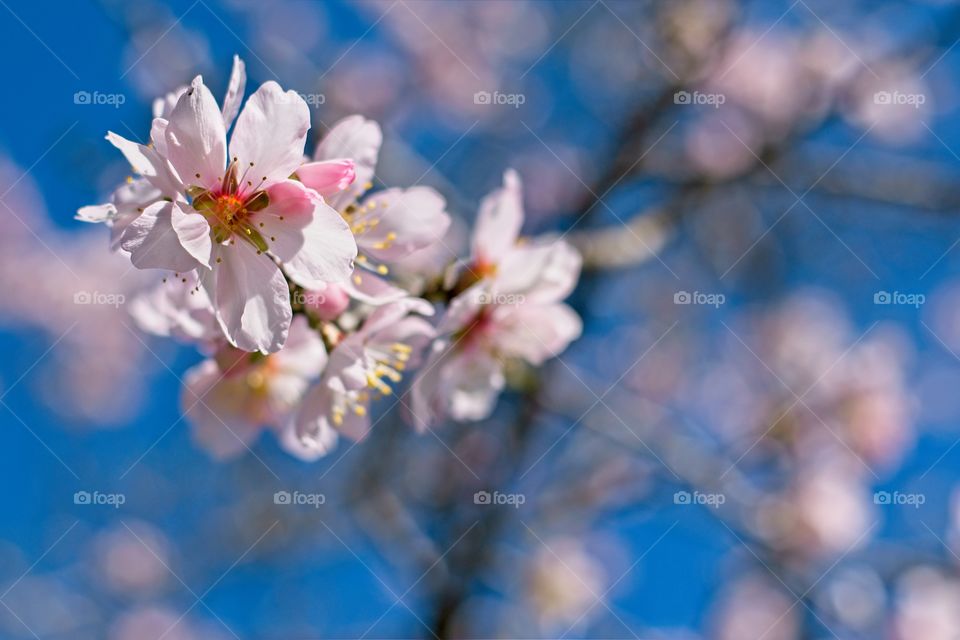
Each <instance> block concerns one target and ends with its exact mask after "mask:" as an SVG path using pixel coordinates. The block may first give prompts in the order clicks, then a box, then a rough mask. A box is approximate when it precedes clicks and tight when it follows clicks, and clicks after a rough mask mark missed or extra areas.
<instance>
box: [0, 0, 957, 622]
mask: <svg viewBox="0 0 960 640" xmlns="http://www.w3.org/2000/svg"><path fill="white" fill-rule="evenodd" d="M0 16H2V19H0V47H2V51H3V54H4V56H3V58H4V60H5V63H4V65H3V68H4V82H5V86H6V90H5V92H4V99H3V100H0V123H2V124H0V282H2V287H0V321H2V325H3V333H2V334H0V347H2V350H3V358H2V365H0V416H2V418H0V420H2V431H0V433H2V436H0V437H2V439H3V441H2V444H0V474H2V480H3V482H4V485H5V486H6V487H7V490H5V491H3V497H2V511H0V513H2V517H0V604H2V605H3V607H0V636H2V637H4V638H31V637H36V638H70V639H86V638H91V639H93V638H109V639H111V640H157V639H159V638H169V639H172V640H174V639H175V640H187V639H200V638H203V639H204V640H206V639H211V638H216V639H220V638H234V637H235V638H244V639H246V638H255V639H294V638H302V639H306V638H311V639H312V638H361V637H365V638H431V637H436V638H448V637H465V638H492V637H504V638H531V637H550V638H561V637H569V638H575V637H590V638H643V639H645V640H646V639H650V638H662V639H666V638H670V639H685V640H686V639H694V638H718V639H721V640H760V639H767V640H791V639H795V638H796V639H799V638H842V639H859V638H891V639H897V640H920V639H922V640H955V639H956V638H958V637H960V572H958V569H960V555H958V554H960V493H957V486H958V481H960V470H958V469H960V447H958V446H957V445H958V444H960V393H958V389H960V355H958V354H960V276H958V267H960V247H958V246H957V245H958V244H960V219H958V217H957V210H958V207H960V156H958V153H960V129H958V127H957V126H956V124H955V122H956V121H955V117H956V115H957V112H958V104H960V93H958V86H957V83H956V81H955V79H956V78H957V77H958V73H960V47H957V43H958V40H960V6H958V4H957V3H955V2H950V1H947V0H926V1H922V0H913V1H906V0H904V1H898V0H884V1H878V0H862V1H855V0H850V1H847V2H831V1H823V0H795V1H794V2H788V1H782V2H781V1H779V0H770V1H766V0H764V1H760V0H754V1H753V2H749V1H744V2H737V1H735V0H669V1H667V0H664V1H662V2H645V1H642V0H630V1H620V0H584V1H582V2H581V1H569V2H553V3H551V2H543V1H536V0H531V1H520V0H517V1H513V0H492V1H450V2H440V1H432V0H428V1H422V0H396V1H394V0H384V1H379V0H377V1H359V2H312V1H310V2H308V1H303V0H289V1H279V2H260V1H257V2H253V1H251V0H227V1H224V2H216V1H214V0H194V1H192V2H191V1H190V0H184V1H182V2H180V1H174V0H171V1H169V2H157V1H155V0H147V1H143V2H135V3H134V2H123V1H120V0H116V1H114V0H106V1H102V2H94V1H91V0H78V1H76V2H69V3H59V4H55V5H50V4H46V3H34V2H26V1H23V0H16V1H15V0H0ZM234 54H238V55H240V56H241V57H242V58H243V59H244V60H245V61H246V64H247V69H248V73H249V75H250V83H249V84H248V90H250V89H251V88H252V87H255V86H257V85H258V84H259V83H260V82H263V81H266V80H269V79H275V80H277V81H278V82H280V84H281V85H282V86H284V87H285V88H293V89H296V90H297V91H300V92H302V93H303V94H305V95H309V96H312V102H311V104H312V107H313V108H312V118H313V125H314V131H313V134H312V135H313V136H314V138H313V140H315V139H316V136H318V135H319V134H321V133H322V132H323V131H324V130H325V128H326V127H327V126H328V125H329V124H332V123H333V122H335V121H336V120H337V119H338V118H340V117H342V116H345V115H348V114H351V113H362V114H364V115H365V116H367V117H371V118H374V119H376V120H378V121H379V122H380V123H381V124H382V126H383V128H384V131H385V138H386V143H385V149H384V153H383V154H382V155H381V159H380V165H379V169H378V178H379V180H380V181H381V182H382V183H383V184H387V185H407V184H428V185H431V186H434V187H436V188H437V189H439V190H440V191H441V193H443V194H444V196H445V197H446V198H447V200H448V203H449V209H450V211H451V213H452V214H454V215H455V217H457V218H458V220H459V221H460V222H459V223H458V224H456V225H455V226H454V229H453V231H452V232H451V236H450V238H448V241H447V244H448V245H449V246H457V244H458V243H463V242H464V241H465V238H466V236H467V233H468V230H469V225H470V221H471V219H472V217H473V215H474V212H475V210H476V205H477V203H478V201H479V199H480V198H481V197H482V196H483V195H484V194H485V193H486V192H488V191H489V190H491V189H493V188H495V187H496V186H497V185H498V183H499V180H500V176H501V174H502V172H503V170H504V169H505V168H507V167H515V168H517V169H518V170H519V172H520V174H521V175H522V177H523V180H524V186H525V204H526V207H527V224H526V227H525V230H526V231H527V232H529V233H543V232H558V233H562V234H564V235H565V237H566V238H568V239H569V240H570V241H571V242H573V243H574V244H576V245H577V246H578V247H579V248H580V249H581V251H582V252H583V253H584V256H585V270H584V274H583V278H582V280H581V284H580V286H579V287H578V289H577V291H576V292H575V294H574V296H573V299H572V303H573V304H574V305H575V307H576V308H577V310H578V311H579V312H580V313H581V314H582V316H583V317H584V320H585V332H584V336H583V337H582V338H581V339H580V340H579V341H578V342H577V343H575V344H574V345H573V346H572V347H571V348H570V350H568V351H567V352H566V353H564V354H562V356H561V357H560V358H558V359H556V360H555V361H553V362H551V363H548V365H547V366H546V367H545V368H544V369H543V370H542V371H539V372H530V371H517V372H515V375H514V376H513V383H514V385H513V387H514V388H513V390H511V391H510V392H509V393H508V394H506V395H505V396H504V398H503V399H502V400H501V403H500V405H499V407H498V409H497V411H496V413H495V415H494V416H493V417H492V418H491V419H490V420H487V421H484V422H482V423H479V424H470V425H458V424H447V425H443V426H441V427H438V428H437V429H436V430H434V431H432V432H428V433H427V434H425V435H422V436H415V435H414V434H413V433H412V432H411V431H410V430H409V428H408V427H407V426H406V425H405V424H404V422H403V420H402V417H401V415H400V413H401V412H400V411H398V410H396V407H395V406H391V405H390V403H386V404H385V405H384V406H382V407H380V414H381V415H383V416H384V418H383V419H382V420H380V422H379V423H378V425H377V429H376V430H375V433H374V435H373V437H371V439H370V440H369V441H367V442H365V443H362V444H360V445H358V446H351V445H350V444H349V443H342V444H341V445H340V447H339V448H338V449H337V450H336V451H335V452H333V454H331V455H330V456H329V457H327V458H325V459H323V460H321V461H319V462H317V463H313V464H306V463H302V462H299V461H296V460H294V459H292V458H290V457H289V456H287V455H285V454H284V453H283V452H282V451H281V450H280V449H279V447H278V446H277V445H276V444H275V443H274V442H273V440H272V439H270V438H263V439H262V440H261V441H259V442H258V443H257V445H256V446H255V447H254V448H253V451H252V452H251V454H250V455H246V456H244V457H242V458H241V459H240V460H236V461H232V462H228V463H220V462H216V461H214V460H212V459H211V458H210V457H208V456H207V455H206V454H205V453H204V452H203V451H202V450H201V449H200V448H198V447H197V445H196V444H195V443H194V442H193V441H192V440H191V438H190V433H189V428H188V425H187V424H186V422H185V421H184V420H183V418H182V416H181V412H180V409H179V403H178V397H179V393H180V385H181V381H180V376H182V374H183V371H185V369H186V368H187V367H189V366H190V365H191V364H193V363H194V362H196V361H198V360H199V359H200V356H199V355H198V354H197V353H195V352H193V351H192V350H191V349H188V348H181V347H179V346H177V345H176V344H175V343H173V342H171V341H164V340H157V339H154V338H151V337H149V336H147V335H145V334H142V333H141V332H140V331H139V330H138V329H137V328H136V327H135V326H134V324H133V322H132V321H131V319H130V318H129V316H128V315H127V314H126V311H125V309H124V304H123V300H126V299H127V298H129V297H130V296H132V295H133V294H134V293H135V292H136V291H137V290H138V289H139V288H141V287H143V286H144V285H145V284H147V282H148V279H149V275H148V274H144V273H143V272H139V271H137V270H135V269H132V268H130V265H129V264H128V263H127V261H126V260H125V259H124V258H122V257H120V256H117V255H111V254H110V253H109V252H108V248H107V234H106V232H105V230H104V229H102V228H92V227H90V226H86V225H84V224H83V223H80V222H77V221H75V220H73V214H74V212H75V210H76V209H77V208H78V207H80V206H83V205H86V204H91V203H95V202H101V201H103V200H104V198H105V196H106V195H107V194H108V193H109V191H110V189H111V188H112V187H113V186H114V185H115V184H116V183H117V182H118V181H119V180H122V179H123V178H124V176H125V175H126V174H127V172H128V171H129V168H128V167H127V166H126V165H125V163H124V162H123V160H122V158H121V157H120V154H118V153H116V152H115V150H114V149H112V148H111V147H110V145H109V144H108V143H107V142H106V141H105V140H104V139H103V136H104V134H105V133H106V131H107V130H113V131H116V132H117V133H119V134H121V135H123V136H126V137H130V138H132V139H138V140H144V139H145V138H146V137H147V133H148V130H149V123H150V104H151V102H152V100H153V98H154V97H156V96H158V95H160V94H162V93H164V92H166V91H169V90H172V89H173V88H175V87H176V86H178V85H181V84H184V83H186V82H188V81H189V80H190V78H192V77H193V75H195V74H197V73H202V74H203V75H204V79H205V81H206V83H207V84H208V85H210V86H211V87H212V88H213V91H214V95H221V94H222V91H223V88H224V87H225V85H226V80H227V77H228V74H229V68H230V63H231V59H232V56H233V55H234ZM309 148H312V142H311V143H310V147H309ZM95 294H104V295H105V296H113V297H112V298H109V299H110V300H113V301H116V302H118V303H117V304H113V305H111V304H85V303H84V302H85V301H86V299H85V298H84V296H85V295H86V296H89V299H90V300H106V299H108V298H105V297H104V296H97V295H95ZM277 491H289V492H293V491H300V492H303V493H309V494H317V495H322V496H323V500H324V501H323V504H322V505H320V506H318V507H317V508H314V507H313V506H310V505H301V506H292V505H283V504H276V502H275V500H274V493H275V492H277ZM478 491H487V492H490V493H491V494H493V493H494V492H499V494H501V495H505V496H509V497H510V502H513V503H514V504H505V505H499V506H497V505H489V504H477V501H476V500H475V497H474V496H475V493H476V492H478ZM77 492H87V493H89V494H90V495H94V494H96V495H100V496H105V497H106V498H104V499H108V500H109V501H110V502H112V503H113V504H83V502H84V501H83V499H82V498H79V499H78V498H75V494H77ZM80 495H81V496H82V495H83V494H82V493H81V494H80ZM119 502H122V504H117V503H119ZM517 502H522V504H519V505H518V504H515V503H517Z"/></svg>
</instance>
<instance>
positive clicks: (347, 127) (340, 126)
mask: <svg viewBox="0 0 960 640" xmlns="http://www.w3.org/2000/svg"><path fill="white" fill-rule="evenodd" d="M382 143H383V133H382V132H381V131H380V125H378V124H377V123H376V122H374V121H372V120H367V119H365V118H364V117H363V116H360V115H353V116H348V117H346V118H344V119H343V120H340V121H339V122H337V123H336V124H334V125H333V128H331V129H330V131H329V132H328V133H327V135H325V136H324V137H323V140H321V141H320V144H318V145H317V148H316V150H315V151H314V154H313V159H314V160H318V161H319V160H344V159H346V160H353V161H354V163H355V164H356V179H355V180H354V181H353V183H352V184H351V185H350V186H349V187H348V188H347V189H345V190H344V191H343V192H342V193H339V194H336V195H334V196H332V197H331V199H330V205H331V206H332V207H333V208H334V209H337V210H341V209H343V208H344V207H345V206H347V205H348V204H350V203H351V202H353V201H354V200H356V199H357V198H358V197H359V196H360V194H361V193H363V192H364V190H366V189H367V184H369V183H370V182H371V181H372V180H373V171H374V168H375V167H376V166H377V156H378V155H379V153H380V145H381V144H382Z"/></svg>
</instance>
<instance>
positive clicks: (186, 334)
mask: <svg viewBox="0 0 960 640" xmlns="http://www.w3.org/2000/svg"><path fill="white" fill-rule="evenodd" d="M130 315H131V316H133V318H134V320H136V321H137V324H138V325H139V327H140V328H141V329H143V330H144V331H146V332H147V333H152V334H154V335H157V336H167V337H174V338H178V339H180V340H183V341H186V342H194V343H200V344H202V345H204V346H205V347H207V348H208V349H214V348H216V347H217V346H218V345H220V343H222V342H223V333H222V332H221V331H220V327H219V326H218V324H217V318H216V313H215V312H214V309H213V304H212V303H211V302H210V298H209V296H208V295H207V291H206V290H205V289H203V288H202V287H200V280H199V276H198V275H197V272H196V271H190V272H188V273H185V274H173V275H170V276H168V277H165V278H163V279H162V280H161V282H160V283H158V284H157V285H155V286H154V287H153V288H152V289H149V290H147V291H144V292H142V293H140V294H138V295H137V296H136V297H134V299H133V300H131V302H130Z"/></svg>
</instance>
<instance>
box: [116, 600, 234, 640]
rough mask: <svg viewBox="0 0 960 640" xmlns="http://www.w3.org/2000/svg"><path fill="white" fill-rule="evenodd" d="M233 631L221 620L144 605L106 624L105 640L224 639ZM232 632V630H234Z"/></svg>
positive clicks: (229, 636)
mask: <svg viewBox="0 0 960 640" xmlns="http://www.w3.org/2000/svg"><path fill="white" fill-rule="evenodd" d="M231 634H234V632H233V631H232V630H230V631H227V630H226V628H224V627H223V625H222V624H219V625H217V624H214V623H206V624H205V623H200V622H197V621H196V620H193V619H192V618H191V617H190V616H187V615H186V614H184V613H180V612H178V611H175V610H173V609H170V608H167V607H164V606H159V605H145V606H141V607H137V608H135V609H131V610H129V611H126V612H124V613H122V614H121V615H120V616H119V617H117V619H116V620H114V621H113V622H112V623H111V624H110V630H109V635H108V636H107V637H108V638H109V640H225V638H232V637H233V635H231ZM234 635H235V634H234Z"/></svg>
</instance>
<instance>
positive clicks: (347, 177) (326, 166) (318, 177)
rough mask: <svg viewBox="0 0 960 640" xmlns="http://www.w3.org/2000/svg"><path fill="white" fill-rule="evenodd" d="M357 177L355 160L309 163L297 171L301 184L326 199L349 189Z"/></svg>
mask: <svg viewBox="0 0 960 640" xmlns="http://www.w3.org/2000/svg"><path fill="white" fill-rule="evenodd" d="M356 176H357V173H356V169H355V166H354V164H353V160H323V161H322V162H308V163H307V164H304V165H301V166H300V168H299V169H297V177H298V178H300V182H302V183H303V184H304V185H306V186H308V187H310V188H311V189H313V190H314V191H316V192H317V193H319V194H320V195H321V196H323V197H324V198H328V197H330V196H332V195H333V194H335V193H338V192H340V191H343V190H344V189H346V188H347V187H349V186H350V185H351V184H352V183H353V181H354V179H356Z"/></svg>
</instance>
